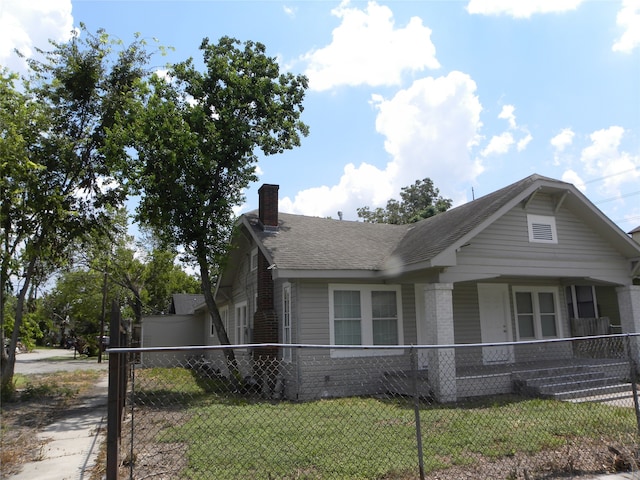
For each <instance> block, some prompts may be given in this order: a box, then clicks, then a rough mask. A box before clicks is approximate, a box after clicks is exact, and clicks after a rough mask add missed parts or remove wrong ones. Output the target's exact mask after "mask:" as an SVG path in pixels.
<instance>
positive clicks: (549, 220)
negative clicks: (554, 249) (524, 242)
mask: <svg viewBox="0 0 640 480" xmlns="http://www.w3.org/2000/svg"><path fill="white" fill-rule="evenodd" d="M527 223H528V226H529V241H530V242H537V243H558V234H557V232H556V219H555V217H549V216H544V215H527Z"/></svg>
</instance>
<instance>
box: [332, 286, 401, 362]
mask: <svg viewBox="0 0 640 480" xmlns="http://www.w3.org/2000/svg"><path fill="white" fill-rule="evenodd" d="M400 299H401V295H400V287H399V286H395V285H347V284H340V285H339V284H335V285H329V311H330V312H329V315H330V336H331V344H332V345H401V344H402V341H403V338H402V315H401V311H402V308H401V300H400ZM363 352H364V353H363ZM380 352H381V351H374V350H366V351H361V352H357V353H356V352H355V351H347V350H335V351H334V352H332V355H333V356H353V355H362V354H366V355H375V354H380ZM385 353H390V351H387V352H385ZM397 353H400V352H399V351H398V352H397Z"/></svg>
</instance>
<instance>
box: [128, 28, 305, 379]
mask: <svg viewBox="0 0 640 480" xmlns="http://www.w3.org/2000/svg"><path fill="white" fill-rule="evenodd" d="M200 49H201V50H202V53H203V56H204V71H202V72H201V71H199V70H198V69H197V68H196V66H195V65H194V62H193V60H192V59H189V60H187V61H185V62H182V63H179V64H176V65H174V66H173V68H171V69H170V70H169V72H168V74H167V76H166V77H163V78H161V77H159V76H156V77H155V78H153V79H152V81H151V90H150V92H149V97H148V101H147V104H146V109H145V110H144V111H143V112H141V115H140V117H139V118H138V120H139V123H138V124H137V125H136V126H135V129H136V131H137V132H138V133H139V136H138V142H137V144H136V147H137V150H138V154H139V160H140V169H139V174H140V176H139V186H140V190H141V194H142V197H141V198H142V199H141V202H140V205H139V209H138V218H139V219H140V220H141V221H142V222H143V223H145V224H147V225H149V226H150V227H151V228H152V229H153V230H154V232H155V233H156V234H157V235H158V236H159V237H160V238H161V239H162V240H164V242H165V243H166V244H168V245H171V246H173V247H176V248H178V247H180V248H181V251H182V252H184V255H183V257H184V258H185V259H186V260H187V261H189V262H191V263H192V264H195V265H197V267H198V269H199V273H200V279H201V282H202V291H203V293H204V296H205V301H206V304H207V307H208V309H209V312H210V314H211V317H212V320H213V323H214V325H215V328H216V332H217V335H218V338H219V340H220V342H221V344H227V345H228V344H229V343H230V342H229V338H228V335H227V332H226V330H225V328H224V325H223V323H222V320H221V318H220V314H219V312H218V308H217V306H216V304H215V301H214V297H213V281H212V279H213V278H215V275H216V268H217V267H218V266H219V265H220V264H221V262H222V261H223V258H224V257H225V256H226V253H227V248H228V244H229V239H230V236H231V232H232V228H233V224H234V220H235V218H234V213H233V208H234V207H235V206H238V205H240V204H241V203H242V202H243V200H244V197H243V190H244V189H245V188H246V187H247V186H248V185H249V183H250V182H252V181H255V180H256V176H255V167H256V162H257V156H256V154H257V150H261V151H262V152H263V153H264V154H265V155H271V154H276V153H281V152H283V151H284V150H287V149H291V148H293V147H296V146H298V145H300V137H301V135H303V136H306V135H307V134H308V127H307V126H306V125H305V124H304V123H303V122H302V121H301V119H300V115H301V113H302V110H303V107H302V101H303V98H304V95H305V90H306V88H307V78H306V77H304V76H302V75H294V74H292V73H280V68H279V65H278V62H277V61H276V59H275V58H272V57H268V56H267V55H266V53H265V46H264V45H262V44H260V43H254V42H252V41H247V42H244V43H241V42H240V41H238V40H236V39H233V38H229V37H223V38H221V39H220V41H219V42H218V43H217V44H212V43H210V42H209V40H208V39H206V38H205V39H204V40H203V42H202V44H201V45H200ZM225 354H226V356H227V360H228V363H229V366H230V368H231V369H234V365H235V357H234V353H233V351H232V350H231V349H226V350H225ZM232 371H235V370H232Z"/></svg>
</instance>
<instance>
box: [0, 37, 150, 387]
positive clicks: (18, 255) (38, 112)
mask: <svg viewBox="0 0 640 480" xmlns="http://www.w3.org/2000/svg"><path fill="white" fill-rule="evenodd" d="M114 48H117V49H118V51H117V52H114V51H113V49H114ZM39 52H40V53H41V55H42V56H43V57H42V58H44V60H41V61H36V60H29V61H28V64H29V67H30V75H29V81H28V82H24V83H23V85H22V86H21V87H20V88H18V87H16V86H15V81H16V79H15V77H10V76H8V75H6V74H4V73H3V74H2V78H1V79H0V104H1V105H0V106H1V108H0V153H1V154H2V155H1V156H0V158H1V160H0V162H1V163H0V167H1V168H2V172H1V176H0V178H1V179H2V184H1V186H2V199H3V200H2V208H1V217H0V225H1V228H2V232H1V233H2V245H3V248H2V251H1V252H0V253H1V254H2V261H1V267H2V270H1V271H0V283H1V289H0V291H2V292H3V294H5V293H6V292H7V291H9V290H11V289H12V290H14V291H17V294H16V300H17V301H16V307H15V315H14V328H13V332H12V338H11V348H10V349H9V352H8V355H7V354H6V353H5V351H4V349H2V381H1V385H2V389H3V391H7V389H8V388H10V387H11V385H12V380H13V372H14V365H15V348H14V347H15V344H16V342H17V338H18V335H19V331H20V324H21V322H22V318H23V313H24V306H25V298H26V296H27V292H28V291H29V288H30V285H31V283H32V281H33V280H34V278H36V277H37V275H38V274H40V275H44V274H46V273H49V272H51V271H53V270H54V269H55V268H57V267H59V266H60V265H62V264H64V262H65V261H66V259H67V257H68V254H69V246H70V245H73V243H74V240H75V239H77V238H78V237H81V236H83V235H84V234H85V233H86V232H88V231H91V230H92V229H96V228H102V229H108V228H109V218H110V217H109V215H107V214H106V210H107V207H109V206H117V205H119V204H121V202H122V201H123V200H124V199H125V197H126V188H125V187H126V184H127V177H126V173H127V162H128V160H129V154H130V151H129V149H127V148H126V138H125V136H124V135H123V133H124V132H125V128H124V127H123V125H124V124H126V123H128V122H129V121H130V118H129V117H130V115H131V113H132V111H133V110H134V109H133V107H134V105H135V104H136V102H137V99H138V98H139V97H138V95H137V89H138V87H139V85H140V83H141V79H142V78H143V77H144V75H145V71H144V69H143V67H144V65H145V63H146V61H147V60H148V55H147V53H146V51H145V46H144V44H143V42H141V41H139V40H136V41H134V43H132V44H131V45H129V46H128V47H122V46H116V43H114V42H111V41H110V39H109V37H108V36H107V34H106V33H105V32H103V31H98V32H97V33H96V34H91V33H89V32H87V31H86V29H84V28H82V29H81V32H80V34H79V35H77V36H75V37H74V38H72V39H71V40H70V41H69V42H66V43H55V42H52V43H51V49H50V50H49V51H46V52H45V51H42V50H39ZM11 280H15V285H12V284H11ZM3 310H4V309H0V312H2V311H3ZM2 330H3V329H0V331H2Z"/></svg>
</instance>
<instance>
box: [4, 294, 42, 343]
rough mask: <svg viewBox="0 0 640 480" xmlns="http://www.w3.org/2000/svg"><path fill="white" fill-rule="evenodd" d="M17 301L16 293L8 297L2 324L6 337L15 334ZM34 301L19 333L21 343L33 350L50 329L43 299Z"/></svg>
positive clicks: (24, 316) (25, 315) (21, 324)
mask: <svg viewBox="0 0 640 480" xmlns="http://www.w3.org/2000/svg"><path fill="white" fill-rule="evenodd" d="M16 303H17V299H16V297H15V296H14V295H11V296H9V297H8V298H6V302H5V305H4V309H5V312H4V324H3V326H2V327H3V333H4V338H11V336H12V334H13V327H14V325H15V311H16ZM32 303H34V304H35V305H31V309H32V310H31V311H28V312H26V313H25V314H24V315H23V319H22V322H21V323H20V330H19V334H18V338H19V341H20V343H21V344H22V346H23V347H24V348H25V349H27V350H32V349H33V348H34V347H35V346H36V344H37V343H38V341H39V340H41V339H42V338H43V337H44V335H45V332H46V331H47V330H48V322H47V318H46V314H45V311H44V306H43V304H42V301H39V300H38V301H33V302H32Z"/></svg>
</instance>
